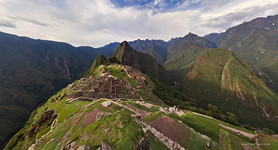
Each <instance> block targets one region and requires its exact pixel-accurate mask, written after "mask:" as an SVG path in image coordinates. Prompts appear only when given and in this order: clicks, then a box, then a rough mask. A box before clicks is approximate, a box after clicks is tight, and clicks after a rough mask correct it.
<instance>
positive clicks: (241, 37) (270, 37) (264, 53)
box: [215, 15, 278, 92]
mask: <svg viewBox="0 0 278 150" xmlns="http://www.w3.org/2000/svg"><path fill="white" fill-rule="evenodd" d="M277 34H278V15H276V16H269V17H267V18H257V19H254V20H252V21H250V22H244V23H243V24H240V25H238V26H236V27H233V28H230V29H228V30H227V31H226V32H225V33H223V34H222V35H221V36H219V37H218V38H217V39H216V40H215V42H216V43H217V45H218V47H219V48H224V49H229V50H232V51H233V52H235V53H236V54H238V55H239V56H240V57H241V58H242V59H244V60H246V61H247V62H248V64H250V65H251V66H252V68H253V69H254V70H255V72H256V73H259V72H261V73H260V75H261V76H262V78H268V77H270V79H271V80H272V81H273V83H270V82H269V83H268V85H269V86H270V87H273V90H275V91H276V92H278V88H277V83H278V82H277V81H275V80H276V79H277V78H278V74H277V73H276V72H278V68H277V67H273V66H275V64H276V63H277V61H278V59H277V58H278V49H277V47H278V37H277ZM267 76H268V77H267Z"/></svg>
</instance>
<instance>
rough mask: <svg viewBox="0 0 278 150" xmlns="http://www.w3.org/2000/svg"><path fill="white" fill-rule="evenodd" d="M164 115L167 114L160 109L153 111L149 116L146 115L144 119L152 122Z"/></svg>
mask: <svg viewBox="0 0 278 150" xmlns="http://www.w3.org/2000/svg"><path fill="white" fill-rule="evenodd" d="M163 115H166V114H165V113H164V112H161V111H158V112H155V113H151V114H149V115H148V116H146V117H144V118H143V121H146V122H148V123H151V122H153V121H155V120H156V119H159V118H160V117H162V116H163Z"/></svg>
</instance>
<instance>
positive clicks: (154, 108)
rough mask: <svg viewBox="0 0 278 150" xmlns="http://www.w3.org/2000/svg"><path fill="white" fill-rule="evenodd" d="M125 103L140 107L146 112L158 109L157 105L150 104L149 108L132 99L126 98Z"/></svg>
mask: <svg viewBox="0 0 278 150" xmlns="http://www.w3.org/2000/svg"><path fill="white" fill-rule="evenodd" d="M127 103H128V104H130V105H131V106H134V107H137V108H139V109H142V110H145V111H148V112H157V111H158V110H159V108H158V107H157V106H152V107H151V108H147V107H145V106H142V105H140V104H137V103H134V102H133V101H132V100H128V101H127Z"/></svg>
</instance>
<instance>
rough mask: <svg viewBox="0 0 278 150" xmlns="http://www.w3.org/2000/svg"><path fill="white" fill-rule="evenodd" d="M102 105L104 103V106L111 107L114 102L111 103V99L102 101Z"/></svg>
mask: <svg viewBox="0 0 278 150" xmlns="http://www.w3.org/2000/svg"><path fill="white" fill-rule="evenodd" d="M101 105H102V106H103V107H109V106H111V105H112V103H111V102H110V101H105V102H102V103H101Z"/></svg>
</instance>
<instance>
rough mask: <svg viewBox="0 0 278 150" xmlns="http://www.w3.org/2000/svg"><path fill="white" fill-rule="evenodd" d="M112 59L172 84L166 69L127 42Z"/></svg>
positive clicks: (121, 45)
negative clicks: (114, 58)
mask: <svg viewBox="0 0 278 150" xmlns="http://www.w3.org/2000/svg"><path fill="white" fill-rule="evenodd" d="M112 57H116V58H117V59H118V61H119V62H120V63H121V64H123V65H128V66H132V67H134V68H135V69H138V70H140V71H142V72H143V73H145V74H147V75H149V76H151V77H153V78H155V79H157V80H159V81H161V82H163V83H165V84H167V85H169V84H172V82H171V79H170V76H169V75H168V73H167V71H166V69H165V68H164V67H163V66H162V65H161V64H159V63H158V62H157V61H156V60H155V58H153V57H152V56H150V55H148V54H145V53H141V52H137V51H135V50H133V48H132V47H131V46H129V44H128V43H127V42H126V41H124V42H122V43H121V44H120V45H119V47H118V48H117V50H116V52H115V53H114V55H113V56H112Z"/></svg>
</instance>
